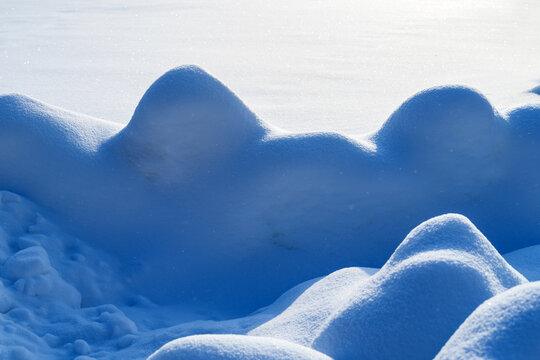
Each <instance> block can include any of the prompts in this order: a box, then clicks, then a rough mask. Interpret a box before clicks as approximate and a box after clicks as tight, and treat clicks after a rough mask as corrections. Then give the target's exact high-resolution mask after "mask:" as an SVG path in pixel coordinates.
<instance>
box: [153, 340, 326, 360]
mask: <svg viewBox="0 0 540 360" xmlns="http://www.w3.org/2000/svg"><path fill="white" fill-rule="evenodd" d="M180 359H186V360H187V359H189V360H331V359H330V358H329V357H328V356H326V355H324V354H321V353H320V352H317V351H315V350H312V349H309V348H306V347H303V346H300V345H297V344H293V343H290V342H288V341H284V340H279V339H273V338H263V337H255V336H245V335H195V336H189V337H185V338H181V339H178V340H174V341H171V342H170V343H168V344H166V345H164V346H163V347H162V348H161V349H159V350H158V351H156V352H155V353H154V354H153V355H152V356H150V357H149V358H148V360H180Z"/></svg>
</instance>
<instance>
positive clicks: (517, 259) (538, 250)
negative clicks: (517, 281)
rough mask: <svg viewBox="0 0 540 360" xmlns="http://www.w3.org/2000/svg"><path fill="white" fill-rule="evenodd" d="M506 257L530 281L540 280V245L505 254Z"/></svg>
mask: <svg viewBox="0 0 540 360" xmlns="http://www.w3.org/2000/svg"><path fill="white" fill-rule="evenodd" d="M504 259H505V260H506V261H508V263H509V264H510V265H512V267H513V268H514V269H516V270H517V271H519V272H520V273H521V274H523V276H525V277H526V278H527V280H529V281H540V268H539V267H538V264H540V245H534V246H529V247H526V248H523V249H519V250H516V251H512V252H510V253H507V254H504Z"/></svg>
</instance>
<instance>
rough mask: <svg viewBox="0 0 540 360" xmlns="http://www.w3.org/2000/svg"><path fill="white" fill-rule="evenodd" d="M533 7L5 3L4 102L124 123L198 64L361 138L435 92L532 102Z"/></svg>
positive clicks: (281, 115) (316, 124)
mask: <svg viewBox="0 0 540 360" xmlns="http://www.w3.org/2000/svg"><path fill="white" fill-rule="evenodd" d="M539 13H540V2H538V1H537V0H473V1H471V0H441V1H430V0H400V1H396V0H377V1H371V0H334V1H312V0H295V1H294V2H292V1H289V0H274V1H271V2H269V1H266V0H235V1H219V0H199V1H193V0H152V1H151V2H148V1H147V0H130V1H125V0H107V1H86V0H70V1H61V0H24V1H21V0H2V1H1V2H0V69H2V71H0V93H6V92H18V93H22V94H27V95H30V96H32V97H34V98H38V99H40V100H43V101H46V102H47V103H50V104H55V105H58V106H62V107H64V108H67V109H72V110H75V111H78V112H82V113H84V114H90V115H92V116H97V117H101V118H105V119H109V120H112V121H117V122H120V123H124V124H125V123H127V122H128V121H129V119H130V117H131V114H132V113H133V104H135V103H136V102H137V100H138V99H139V98H140V96H141V95H142V94H143V93H144V91H145V89H146V88H147V87H148V86H149V85H150V84H151V83H152V81H153V80H154V79H155V78H157V77H158V76H159V75H160V74H162V73H163V72H165V71H167V70H168V69H170V68H172V67H174V66H177V65H178V64H199V65H201V66H202V67H204V68H205V69H207V70H209V71H210V72H212V73H213V74H216V75H217V76H218V78H219V79H221V80H223V81H224V82H225V83H226V84H228V85H229V86H231V88H232V89H234V90H235V91H237V92H238V93H239V94H240V95H241V98H242V99H244V100H245V101H246V103H247V104H249V106H250V108H252V109H253V110H254V111H255V112H256V113H257V114H259V115H260V116H261V117H262V118H263V119H265V120H267V121H269V122H271V123H272V124H274V125H276V126H279V127H282V128H285V129H288V130H291V131H297V132H298V131H300V132H307V131H339V132H341V133H345V134H362V133H365V132H369V131H374V130H376V129H377V128H379V127H380V125H381V124H382V123H383V122H384V121H385V119H386V118H387V117H388V115H390V113H391V111H392V110H393V109H394V108H396V107H397V106H398V105H399V104H400V103H401V102H402V101H403V99H404V98H406V97H407V96H410V95H411V94H413V93H415V92H417V91H418V90H420V89H425V88H429V87H433V86H438V85H441V84H463V85H467V86H470V87H473V88H477V89H482V91H483V92H484V93H485V94H486V95H487V96H488V97H489V99H491V100H492V101H493V102H494V103H495V104H497V106H498V108H499V110H502V111H506V109H509V108H513V107H516V106H519V105H522V104H525V103H532V102H536V103H539V102H540V98H539V97H538V95H534V94H532V93H529V92H528V90H529V89H531V88H533V87H535V86H538V85H539V82H540V75H539V73H538V64H540V42H539V41H538V34H539V33H540V21H538V16H539V15H538V14H539Z"/></svg>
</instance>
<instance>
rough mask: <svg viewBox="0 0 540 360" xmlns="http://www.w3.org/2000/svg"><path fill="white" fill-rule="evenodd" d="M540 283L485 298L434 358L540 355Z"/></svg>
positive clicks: (493, 357)
mask: <svg viewBox="0 0 540 360" xmlns="http://www.w3.org/2000/svg"><path fill="white" fill-rule="evenodd" d="M539 339H540V282H533V283H529V284H525V285H520V286H516V287H515V288H513V289H511V290H508V291H506V292H504V293H502V294H500V295H497V296H495V297H493V298H492V299H489V300H487V301H485V302H484V303H483V304H482V305H480V306H479V307H478V308H477V309H476V310H475V311H474V312H473V313H472V314H471V316H469V317H468V318H467V320H465V322H464V323H463V324H461V326H460V327H459V329H458V330H457V331H456V332H455V333H454V335H452V337H451V338H450V340H448V342H447V343H446V345H444V347H443V348H442V350H441V352H440V353H439V354H438V355H437V357H436V358H435V359H437V360H442V359H493V360H495V359H523V360H525V359H535V358H537V357H538V355H539V354H540V341H539Z"/></svg>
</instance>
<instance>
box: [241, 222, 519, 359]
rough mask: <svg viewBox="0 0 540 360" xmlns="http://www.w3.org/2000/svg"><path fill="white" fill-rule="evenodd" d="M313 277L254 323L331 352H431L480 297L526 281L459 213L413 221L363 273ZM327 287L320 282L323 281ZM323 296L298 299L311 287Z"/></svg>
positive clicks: (266, 332)
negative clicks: (379, 264)
mask: <svg viewBox="0 0 540 360" xmlns="http://www.w3.org/2000/svg"><path fill="white" fill-rule="evenodd" d="M333 279H339V272H338V273H336V274H332V275H330V276H329V277H328V279H327V278H325V279H324V280H321V281H319V282H318V283H316V284H315V285H313V286H312V288H310V289H309V290H307V291H306V292H305V293H304V294H303V295H302V296H300V297H299V298H298V299H297V301H296V302H295V303H293V304H292V305H291V306H290V307H289V308H288V309H287V310H286V311H284V312H283V313H282V314H281V315H279V316H277V317H276V318H275V319H272V320H271V321H269V322H268V323H266V324H264V325H262V326H260V327H258V328H257V329H255V330H253V331H252V332H251V333H250V334H251V335H261V336H272V337H277V338H281V339H285V340H289V341H293V342H297V343H299V344H301V345H304V346H309V347H313V348H314V349H317V350H319V351H321V352H323V353H326V354H328V355H330V356H332V357H334V358H336V359H357V358H362V359H390V358H407V359H426V358H431V357H433V356H434V355H435V354H437V352H438V351H439V349H440V348H441V346H442V345H444V343H445V342H446V340H447V339H448V338H449V337H450V336H451V335H452V333H453V332H454V331H455V330H456V329H457V328H458V326H459V325H460V324H461V322H462V321H463V320H464V319H465V318H466V317H467V316H468V315H469V314H470V313H471V312H472V311H473V310H474V309H475V308H476V307H477V306H478V305H479V304H481V303H482V302H483V301H484V300H486V299H489V298H490V297H492V296H494V295H495V294H498V293H500V292H502V291H505V290H506V289H508V288H510V287H513V286H515V285H518V284H522V283H524V282H526V280H525V279H524V278H523V276H521V275H520V274H519V273H517V272H516V271H515V270H514V269H512V268H511V267H510V266H509V265H508V264H507V263H506V262H505V261H504V259H503V258H502V257H501V256H500V255H499V254H498V253H497V251H496V250H495V249H494V248H493V246H491V244H490V243H489V241H488V240H487V239H486V238H485V237H484V236H483V235H482V234H481V233H480V232H479V231H478V230H477V229H476V228H475V227H474V225H472V223H471V222H470V221H469V220H468V219H466V218H465V217H463V216H460V215H453V214H449V215H443V216H439V217H436V218H434V219H431V220H429V221H427V222H425V223H423V224H421V225H419V226H418V227H417V228H415V229H414V230H413V231H412V232H411V233H410V234H409V235H408V236H407V238H406V239H405V240H404V241H403V242H402V243H401V245H400V246H399V247H398V248H397V249H396V251H395V252H394V254H393V255H392V257H391V258H390V260H389V261H388V262H387V263H386V265H385V266H384V267H383V268H382V269H381V270H380V271H379V272H377V273H376V274H375V275H373V276H372V277H370V278H367V279H351V280H352V281H342V280H341V279H340V280H339V284H340V285H339V286H340V288H338V289H339V291H336V290H335V287H336V285H335V284H333V281H332V280H333ZM325 288H326V289H325ZM325 290H326V291H327V292H328V298H330V299H328V298H327V297H326V296H320V297H319V298H318V300H319V301H317V299H312V301H311V303H310V302H308V301H302V300H303V297H304V296H305V297H308V299H309V295H310V292H315V291H317V292H318V293H320V294H323V293H325Z"/></svg>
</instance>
